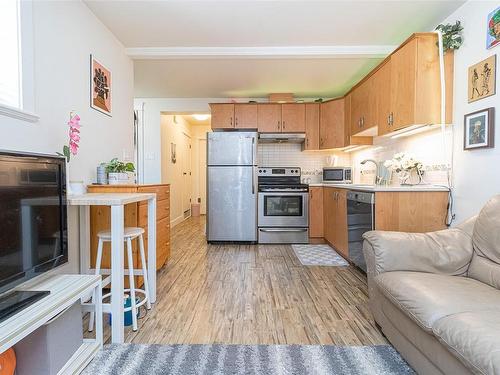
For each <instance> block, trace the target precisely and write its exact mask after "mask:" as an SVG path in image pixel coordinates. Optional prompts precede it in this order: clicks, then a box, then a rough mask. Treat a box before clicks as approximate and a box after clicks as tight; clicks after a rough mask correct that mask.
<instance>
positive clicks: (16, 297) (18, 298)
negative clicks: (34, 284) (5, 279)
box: [0, 290, 50, 322]
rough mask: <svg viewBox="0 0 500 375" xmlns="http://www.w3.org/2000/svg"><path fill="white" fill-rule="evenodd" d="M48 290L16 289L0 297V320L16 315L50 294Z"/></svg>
mask: <svg viewBox="0 0 500 375" xmlns="http://www.w3.org/2000/svg"><path fill="white" fill-rule="evenodd" d="M49 294H50V292H49V291H48V290H44V291H40V292H34V291H31V290H28V291H24V290H15V291H13V292H9V293H7V294H5V295H3V296H1V297H0V322H2V321H4V320H5V319H7V318H9V317H11V316H12V315H15V314H16V313H18V312H19V311H20V310H22V309H25V308H27V307H28V306H30V305H32V304H34V303H35V302H37V301H38V300H41V299H42V298H43V297H45V296H48V295H49Z"/></svg>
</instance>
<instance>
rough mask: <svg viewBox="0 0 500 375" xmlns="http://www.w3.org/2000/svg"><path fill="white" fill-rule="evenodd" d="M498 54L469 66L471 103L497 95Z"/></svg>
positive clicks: (469, 95) (469, 96) (469, 97)
mask: <svg viewBox="0 0 500 375" xmlns="http://www.w3.org/2000/svg"><path fill="white" fill-rule="evenodd" d="M496 63H497V55H496V54H495V55H492V56H490V57H488V58H487V59H485V60H483V61H481V62H478V63H477V64H474V65H472V66H471V67H469V79H468V82H469V83H468V87H469V94H468V99H469V103H472V102H475V101H476V100H479V99H484V98H487V97H488V96H492V95H495V87H496V84H495V82H496Z"/></svg>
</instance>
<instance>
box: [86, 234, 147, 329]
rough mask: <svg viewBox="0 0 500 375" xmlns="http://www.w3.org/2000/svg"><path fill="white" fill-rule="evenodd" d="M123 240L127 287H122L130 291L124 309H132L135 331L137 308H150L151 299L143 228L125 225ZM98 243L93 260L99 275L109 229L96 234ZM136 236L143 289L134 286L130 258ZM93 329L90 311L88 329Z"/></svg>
mask: <svg viewBox="0 0 500 375" xmlns="http://www.w3.org/2000/svg"><path fill="white" fill-rule="evenodd" d="M123 233H124V236H123V240H124V241H125V242H126V243H127V262H128V276H129V288H128V289H124V292H129V293H130V299H131V301H130V302H131V306H130V307H126V308H125V309H124V311H132V329H133V330H134V331H137V309H138V308H139V307H140V306H142V305H144V304H146V308H147V309H148V310H150V309H151V301H150V297H149V282H148V272H147V263H146V256H145V252H144V239H143V236H142V235H143V234H144V229H143V228H139V227H125V230H124V232H123ZM97 238H98V239H99V243H98V245H97V258H96V262H95V274H96V275H99V274H100V271H101V261H102V250H103V246H104V243H105V242H111V231H109V230H105V231H101V232H99V233H98V234H97ZM135 238H138V241H139V250H140V258H141V266H142V277H143V279H144V289H139V288H136V287H135V281H134V261H133V258H132V240H133V239H135ZM110 279H111V278H110V277H107V278H106V279H104V280H103V283H102V287H105V286H106V285H108V284H109V283H110ZM136 293H139V294H142V295H143V296H144V297H143V298H142V300H141V301H140V302H138V303H137V302H136V299H135V297H136ZM109 296H111V293H107V294H105V295H103V296H102V298H103V299H104V298H107V297H109ZM94 298H95V295H93V296H92V301H94ZM93 329H94V313H90V320H89V331H92V330H93Z"/></svg>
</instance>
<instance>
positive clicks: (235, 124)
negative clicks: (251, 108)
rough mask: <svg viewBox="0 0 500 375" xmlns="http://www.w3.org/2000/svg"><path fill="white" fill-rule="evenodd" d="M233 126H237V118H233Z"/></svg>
mask: <svg viewBox="0 0 500 375" xmlns="http://www.w3.org/2000/svg"><path fill="white" fill-rule="evenodd" d="M234 126H238V117H235V118H234Z"/></svg>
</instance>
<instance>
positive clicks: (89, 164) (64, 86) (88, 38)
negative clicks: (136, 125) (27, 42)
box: [0, 1, 133, 272]
mask: <svg viewBox="0 0 500 375" xmlns="http://www.w3.org/2000/svg"><path fill="white" fill-rule="evenodd" d="M33 29H34V74H35V112H36V113H37V114H38V115H39V116H40V120H39V121H38V122H37V123H28V122H23V121H20V120H15V119H12V118H10V117H4V116H1V115H0V131H1V137H0V149H8V150H17V151H31V152H41V153H49V154H54V153H55V152H56V151H60V150H61V149H62V146H63V145H64V144H66V143H67V137H68V128H67V125H66V122H67V121H68V119H69V112H70V111H72V110H74V111H76V112H77V113H78V114H79V115H80V117H81V119H82V120H81V124H82V128H81V137H82V140H81V142H80V152H79V154H78V155H77V156H76V157H74V158H73V159H72V160H71V163H70V166H69V175H70V178H71V180H83V181H85V182H86V183H90V182H92V181H93V180H94V179H95V167H96V166H97V164H98V163H100V162H102V161H106V160H109V159H111V158H112V157H123V154H124V153H125V154H127V155H129V156H130V157H132V156H133V113H132V110H133V64H132V61H131V60H130V59H129V58H128V57H127V56H126V55H125V53H124V48H123V46H122V45H121V44H120V43H119V42H118V40H117V39H116V38H115V37H114V36H113V35H112V34H111V32H110V31H109V30H108V29H107V28H106V27H105V26H104V25H103V24H102V23H101V22H100V21H99V20H98V19H97V18H96V17H95V16H94V14H93V13H92V12H91V11H90V10H89V9H88V8H87V6H86V5H85V4H83V3H82V2H80V1H65V2H62V1H35V2H33ZM91 53H92V54H94V55H95V56H96V57H97V58H98V59H99V60H100V61H101V62H102V63H103V64H105V65H106V66H107V67H108V68H109V69H110V70H111V71H112V74H113V117H109V116H106V115H104V114H102V113H100V112H97V111H95V110H93V109H91V108H90V106H89V102H90V100H89V96H90V93H89V87H90V83H89V82H90V81H89V79H90V78H89V72H90V68H89V64H90V57H89V56H90V54H91ZM77 230H78V229H77V215H76V210H75V209H74V208H72V209H70V212H69V231H70V233H69V234H70V264H69V266H65V267H63V268H62V269H61V271H63V272H69V271H73V272H75V271H77V270H78V247H77V245H78V235H77Z"/></svg>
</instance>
